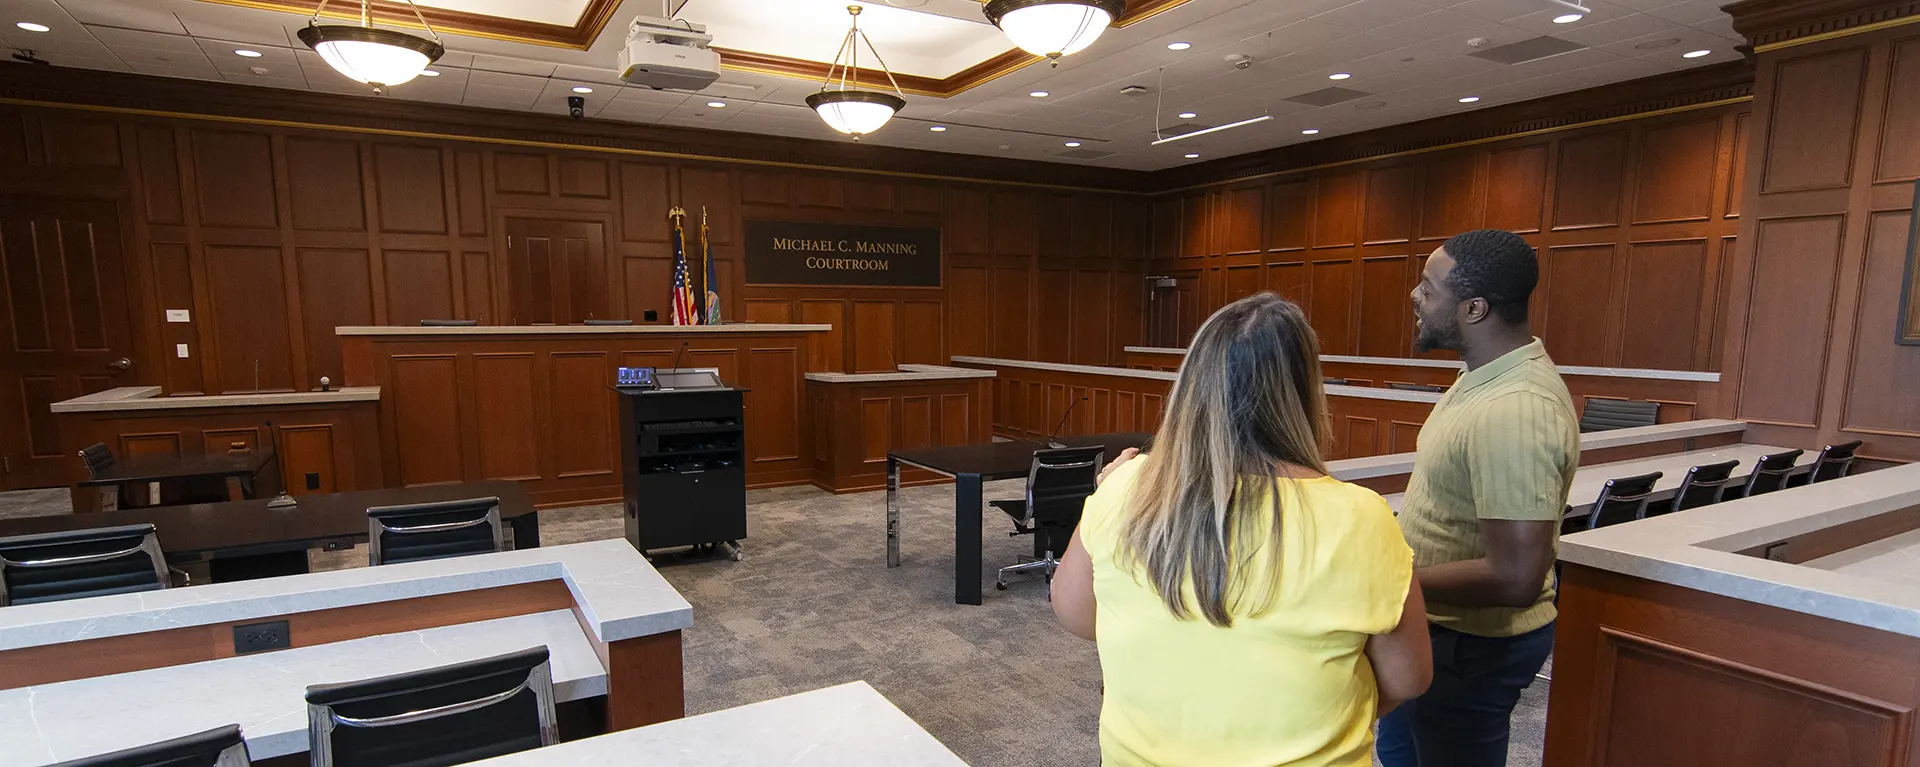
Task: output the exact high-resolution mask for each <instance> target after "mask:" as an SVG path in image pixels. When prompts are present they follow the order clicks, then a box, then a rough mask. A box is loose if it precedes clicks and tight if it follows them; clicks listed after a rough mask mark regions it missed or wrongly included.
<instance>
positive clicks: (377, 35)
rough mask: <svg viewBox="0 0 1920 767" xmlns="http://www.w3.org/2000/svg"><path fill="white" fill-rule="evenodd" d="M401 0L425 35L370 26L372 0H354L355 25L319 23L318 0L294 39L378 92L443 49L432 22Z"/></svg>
mask: <svg viewBox="0 0 1920 767" xmlns="http://www.w3.org/2000/svg"><path fill="white" fill-rule="evenodd" d="M406 1H407V7H408V8H411V9H413V17H414V18H415V19H417V20H418V21H419V22H420V26H421V27H424V28H425V29H426V30H427V35H428V36H429V37H431V38H432V39H431V40H429V39H427V38H425V37H420V36H418V35H410V34H407V33H405V32H401V31H398V30H393V29H375V28H374V26H373V9H372V7H371V6H372V0H360V26H357V27H356V26H353V25H350V24H322V23H320V12H321V11H324V10H326V8H327V2H328V0H320V5H319V7H316V8H314V9H313V18H311V19H308V20H307V26H305V27H303V28H302V29H301V30H300V42H303V43H306V44H307V47H309V48H312V49H313V50H314V52H315V53H318V54H320V58H322V59H326V61H327V65H328V66H331V67H333V68H334V71H337V72H339V73H340V74H343V75H346V76H348V77H351V78H353V79H355V80H358V81H360V82H363V83H366V84H368V85H371V86H373V92H374V93H384V92H385V91H386V89H387V88H388V87H390V86H394V85H399V84H401V83H404V82H406V81H408V80H412V79H413V78H415V77H419V76H420V72H421V71H422V70H425V69H426V68H427V65H428V64H432V63H433V62H434V61H435V60H437V59H439V58H440V56H441V54H444V53H446V52H447V48H446V46H444V45H441V44H440V36H439V35H438V34H435V33H434V31H433V25H431V24H428V23H427V19H426V17H425V16H421V15H420V8H419V6H416V5H414V4H413V0H406Z"/></svg>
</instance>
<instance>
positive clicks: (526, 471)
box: [341, 328, 814, 507]
mask: <svg viewBox="0 0 1920 767" xmlns="http://www.w3.org/2000/svg"><path fill="white" fill-rule="evenodd" d="M528 331H529V332H527V333H525V334H476V335H438V336H434V335H417V336H409V335H392V336H386V335H374V336H346V337H343V338H342V339H341V341H342V347H343V350H344V354H345V364H346V371H347V372H346V377H347V379H348V381H349V382H352V383H353V385H362V382H364V384H365V385H374V383H373V382H376V381H377V382H379V383H378V385H379V386H381V387H382V389H381V391H382V399H381V402H380V407H381V411H380V412H381V418H380V421H381V423H380V433H381V446H382V456H381V460H382V467H383V472H384V475H385V477H386V480H387V484H388V486H403V487H404V486H414V485H428V484H437V483H444V482H478V481H483V480H492V479H512V480H519V481H521V482H522V483H523V485H524V486H525V487H526V490H527V492H528V494H529V495H530V496H532V498H533V500H534V503H535V504H536V505H539V506H543V507H545V506H560V505H574V504H586V503H609V502H616V501H618V500H619V499H620V498H621V489H620V450H619V443H618V440H619V431H618V430H617V429H616V428H615V414H616V413H618V403H617V401H615V399H614V397H616V396H618V395H616V394H615V393H614V391H613V389H612V388H611V384H612V382H613V380H614V375H615V368H618V367H622V366H627V367H634V366H650V367H660V368H665V367H672V366H674V360H675V357H676V355H677V356H678V359H679V363H678V366H679V367H683V368H692V367H707V368H716V369H718V370H719V371H720V377H721V379H722V380H724V381H726V382H727V383H728V384H730V385H734V386H739V387H742V388H746V389H748V390H749V391H748V393H747V395H746V418H747V467H746V469H747V485H748V486H749V487H769V486H774V485H787V484H795V483H800V482H806V481H808V480H809V479H810V477H811V468H812V467H811V463H810V459H811V450H809V449H807V446H808V441H807V439H806V437H807V429H806V419H805V412H804V408H803V406H802V402H801V396H802V394H803V387H802V383H801V382H802V375H803V374H804V373H805V372H806V359H807V354H808V344H809V343H810V342H811V336H812V335H814V334H813V333H810V332H727V333H713V332H708V333H696V332H689V333H670V332H657V331H656V332H647V333H632V334H621V333H593V334H542V333H540V332H539V329H538V328H529V329H528ZM682 344H685V348H684V351H682Z"/></svg>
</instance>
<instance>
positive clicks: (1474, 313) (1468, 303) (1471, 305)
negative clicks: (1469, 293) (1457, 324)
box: [1460, 298, 1493, 324]
mask: <svg viewBox="0 0 1920 767" xmlns="http://www.w3.org/2000/svg"><path fill="white" fill-rule="evenodd" d="M1460 308H1461V310H1462V313H1461V316H1460V321H1461V322H1465V323H1469V324H1471V323H1475V322H1479V321H1481V320H1484V319H1486V318H1487V316H1488V315H1489V314H1491V313H1492V312H1493V306H1492V305H1491V304H1488V303H1487V299H1484V298H1469V299H1467V300H1465V301H1461V302H1460Z"/></svg>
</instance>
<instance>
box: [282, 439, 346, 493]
mask: <svg viewBox="0 0 1920 767" xmlns="http://www.w3.org/2000/svg"><path fill="white" fill-rule="evenodd" d="M275 428H276V429H278V430H279V433H280V437H279V439H280V447H279V452H278V456H279V459H280V464H281V470H282V471H283V472H284V473H285V474H286V481H285V483H284V484H285V487H286V491H287V494H288V495H306V494H308V493H334V492H340V488H342V487H345V486H346V485H345V484H344V483H343V480H342V477H341V472H340V467H341V465H342V462H341V461H340V460H339V456H340V455H341V454H342V453H343V452H345V453H346V454H347V455H349V456H350V455H351V452H350V450H351V448H348V447H346V446H344V445H338V444H335V443H336V440H335V439H334V431H333V425H332V424H325V423H321V424H301V425H282V426H276V427H275ZM348 476H351V474H349V475H348ZM309 478H311V481H310V482H309Z"/></svg>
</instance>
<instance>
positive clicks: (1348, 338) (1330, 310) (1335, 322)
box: [1307, 260, 1358, 354]
mask: <svg viewBox="0 0 1920 767" xmlns="http://www.w3.org/2000/svg"><path fill="white" fill-rule="evenodd" d="M1353 272H1354V268H1353V261H1351V260H1340V261H1315V262H1313V263H1312V265H1311V266H1310V267H1309V269H1308V277H1307V278H1308V280H1309V282H1310V287H1309V288H1308V289H1309V290H1310V291H1311V292H1312V297H1313V299H1312V301H1311V302H1310V304H1309V307H1308V309H1307V319H1308V321H1309V322H1310V323H1311V324H1312V325H1313V331H1314V334H1315V335H1317V336H1319V337H1320V353H1322V354H1353V353H1355V352H1356V351H1357V346H1358V339H1356V338H1355V334H1354V332H1353V312H1354V306H1353V304H1354V298H1355V296H1356V292H1355V291H1354V275H1353Z"/></svg>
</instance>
